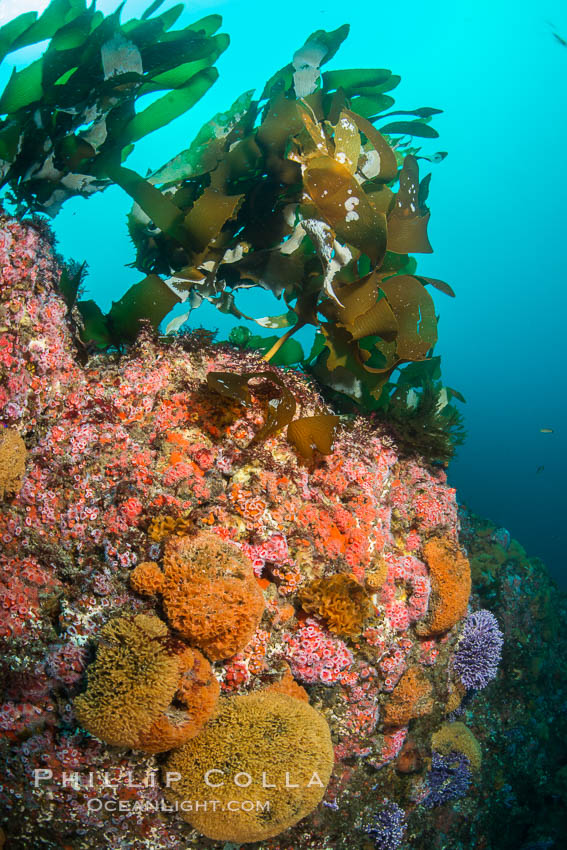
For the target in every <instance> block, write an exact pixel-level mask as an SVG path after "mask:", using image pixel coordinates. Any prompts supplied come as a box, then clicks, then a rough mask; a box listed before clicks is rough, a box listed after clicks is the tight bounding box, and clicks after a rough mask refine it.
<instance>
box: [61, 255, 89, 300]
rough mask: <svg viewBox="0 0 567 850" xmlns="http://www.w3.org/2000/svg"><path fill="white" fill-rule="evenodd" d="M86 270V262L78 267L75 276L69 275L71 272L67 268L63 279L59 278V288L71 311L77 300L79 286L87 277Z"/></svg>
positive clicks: (62, 274) (64, 268) (62, 273)
mask: <svg viewBox="0 0 567 850" xmlns="http://www.w3.org/2000/svg"><path fill="white" fill-rule="evenodd" d="M86 268H87V264H86V262H84V263H82V264H81V265H80V266H79V267H78V269H77V270H76V271H75V274H73V275H71V274H69V270H68V269H67V268H66V267H63V271H62V272H61V277H60V278H59V285H58V288H59V291H60V293H61V295H62V296H63V298H64V300H65V304H66V305H67V307H68V308H69V309H71V307H72V306H73V304H74V303H75V301H76V299H77V293H78V291H79V286H80V285H81V282H82V280H83V278H84V276H85V271H86Z"/></svg>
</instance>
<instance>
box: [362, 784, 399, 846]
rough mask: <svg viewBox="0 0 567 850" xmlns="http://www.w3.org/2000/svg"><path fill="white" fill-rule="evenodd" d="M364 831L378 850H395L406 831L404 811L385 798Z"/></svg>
mask: <svg viewBox="0 0 567 850" xmlns="http://www.w3.org/2000/svg"><path fill="white" fill-rule="evenodd" d="M365 831H366V832H367V833H368V835H370V836H371V837H372V838H373V839H374V844H375V846H376V847H377V848H378V850H397V848H398V847H399V846H400V844H401V843H402V839H403V837H404V833H405V831H406V824H405V812H404V810H403V809H401V808H400V807H399V806H398V804H397V803H394V802H393V800H388V799H387V798H386V797H385V798H384V800H383V801H382V807H381V808H380V809H379V810H378V811H377V812H376V813H375V814H374V816H373V820H372V823H371V824H369V825H368V826H367V827H366V828H365Z"/></svg>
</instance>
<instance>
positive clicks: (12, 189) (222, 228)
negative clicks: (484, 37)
mask: <svg viewBox="0 0 567 850" xmlns="http://www.w3.org/2000/svg"><path fill="white" fill-rule="evenodd" d="M161 5H162V2H161V0H155V2H154V3H152V4H151V6H150V7H149V8H148V9H147V10H146V11H145V12H144V13H143V15H142V16H141V18H140V19H139V20H137V19H136V20H132V21H128V22H126V23H121V21H120V9H119V10H117V12H116V13H114V14H113V15H110V16H107V17H105V16H104V15H102V14H101V13H100V12H97V11H96V10H95V6H94V4H92V6H90V7H89V8H87V7H86V4H85V3H84V2H82V0H52V2H51V3H50V4H49V6H48V7H47V9H46V10H45V12H44V13H43V14H42V15H41V16H39V17H38V16H37V15H36V13H30V14H24V15H20V16H19V17H18V18H16V19H15V20H14V21H11V22H9V23H8V24H6V25H5V26H4V27H2V28H0V59H3V58H4V56H5V55H8V54H9V53H10V52H12V51H15V50H18V49H19V48H21V47H25V46H28V45H34V44H38V43H40V42H45V43H46V44H47V47H46V49H45V52H44V53H43V55H42V56H41V58H40V59H38V60H36V61H35V62H32V63H31V64H30V65H29V66H28V67H26V68H22V69H20V70H18V71H15V72H14V74H13V75H12V77H11V78H10V80H9V82H8V84H7V86H6V88H5V90H4V92H3V93H2V95H1V96H0V184H1V185H2V186H4V187H5V193H4V199H3V203H4V207H3V208H0V763H1V768H0V847H5V848H6V850H28V848H31V847H33V848H36V847H37V848H39V847H44V848H47V850H59V849H60V848H65V850H95V849H96V848H103V850H104V848H114V847H122V848H127V849H128V850H144V849H145V850H150V848H151V850H174V848H178V847H184V848H191V847H194V848H203V850H204V848H210V850H236V848H238V847H240V846H251V847H255V848H256V850H308V848H313V850H352V848H357V850H372V848H378V850H398V848H399V850H426V848H427V850H446V848H449V847H450V848H455V850H461V848H462V850H465V848H473V847H474V848H479V850H529V848H532V850H534V848H544V847H545V848H551V847H555V846H556V847H560V846H562V845H561V842H562V840H563V838H562V837H563V836H564V835H565V834H567V822H566V820H567V818H566V811H567V743H566V742H567V702H566V694H567V638H566V636H565V625H566V621H567V600H566V597H565V595H562V594H561V593H560V591H559V590H558V589H557V588H556V586H555V585H554V584H553V582H552V581H551V579H550V578H549V575H548V573H547V571H546V569H545V566H544V565H543V564H542V563H541V562H540V561H538V559H534V558H530V557H528V555H527V554H526V552H525V551H524V550H523V549H522V547H521V545H520V544H519V543H518V542H517V541H514V540H511V538H510V535H509V533H508V532H507V531H506V529H503V528H497V527H495V526H494V525H493V524H491V523H490V522H489V521H487V520H482V519H480V518H478V517H476V516H474V515H472V514H471V513H470V512H469V511H468V510H467V509H466V508H465V507H463V506H459V504H458V502H457V494H456V492H455V490H454V488H452V487H451V486H449V484H448V480H447V472H446V467H447V463H448V461H449V460H450V458H451V457H452V455H453V453H454V451H455V447H456V446H458V444H459V443H460V442H461V441H462V439H463V431H462V420H461V417H460V414H459V412H458V410H457V408H456V407H455V406H454V404H453V403H452V402H453V401H454V400H458V401H464V399H462V397H461V396H460V394H459V393H458V392H457V391H456V390H453V389H451V388H449V387H446V386H444V385H443V383H442V380H441V368H440V358H439V357H438V356H434V346H435V344H436V342H437V315H436V307H435V304H434V302H433V298H432V296H431V294H430V292H431V290H437V291H440V292H442V293H443V294H445V295H448V296H450V297H453V296H454V292H453V290H452V289H451V287H450V286H449V285H448V284H446V283H445V282H443V281H440V280H437V279H433V278H424V277H421V276H419V275H418V274H417V263H416V260H415V258H414V257H413V256H410V255H411V254H414V253H429V252H430V251H431V250H432V249H431V245H430V243H429V239H428V236H427V224H428V221H429V216H430V212H429V209H428V207H427V205H426V201H427V198H428V193H429V182H430V177H431V175H430V174H426V176H425V177H422V178H421V179H420V174H419V168H420V162H421V161H426V162H430V163H434V162H440V161H442V159H443V158H444V156H445V155H446V153H445V152H438V153H436V154H433V155H425V154H423V153H422V152H421V148H420V147H417V146H416V145H415V139H416V138H417V139H420V138H421V139H434V138H436V137H437V135H438V134H437V132H436V131H435V130H434V128H433V127H431V125H430V120H431V118H432V117H433V116H434V115H436V114H437V113H438V112H439V111H440V110H437V109H432V108H430V107H421V108H420V109H416V110H410V111H407V112H404V111H400V110H395V111H390V110H391V108H392V106H393V104H394V100H393V98H392V97H391V96H390V95H389V94H388V92H390V91H391V90H392V89H394V88H395V87H396V86H397V84H398V83H399V80H400V78H399V77H398V76H397V75H394V74H392V73H391V72H390V71H388V70H385V69H350V70H340V71H336V70H332V71H321V67H320V66H322V65H324V64H325V63H326V62H327V61H329V60H330V59H331V58H333V56H334V55H335V53H336V52H337V50H338V48H339V47H340V45H341V43H342V41H343V40H344V38H345V37H346V36H347V34H348V26H346V25H345V26H344V27H340V28H339V29H338V30H335V31H334V32H330V33H328V32H325V31H324V30H320V31H317V32H316V33H313V34H312V35H311V36H310V37H309V38H308V39H307V41H306V42H305V44H304V46H303V47H302V48H300V49H299V50H298V51H297V52H296V53H295V55H294V57H293V61H292V62H291V63H290V64H289V65H288V66H286V67H285V68H283V69H281V70H280V71H278V72H276V74H274V76H273V77H272V78H271V79H270V80H269V81H268V82H267V83H266V86H265V88H264V90H263V91H262V93H261V95H260V96H259V98H258V99H257V100H254V99H253V92H247V93H245V94H244V95H242V97H241V98H239V99H238V100H237V101H236V102H235V103H234V104H233V105H232V107H230V108H229V109H228V110H227V112H225V113H219V114H218V115H216V116H214V118H213V119H212V120H211V121H210V122H209V123H208V124H206V125H205V126H204V127H203V128H202V129H201V131H200V132H199V134H198V135H197V137H196V139H195V140H194V142H193V143H192V144H191V146H190V147H189V148H188V149H187V150H184V151H182V152H181V153H180V154H179V155H178V156H177V157H175V158H174V159H173V160H171V161H170V162H169V163H166V164H165V165H164V166H162V167H161V168H159V169H157V170H155V171H153V172H150V173H148V174H147V175H146V177H141V176H140V175H138V174H136V173H135V172H134V171H132V170H131V169H129V168H127V167H126V166H125V165H124V163H125V161H126V160H127V158H128V156H129V155H130V154H131V153H132V150H133V148H134V145H135V143H136V142H137V141H138V140H139V139H141V138H142V137H143V136H145V135H147V134H148V133H151V132H153V131H154V130H156V129H159V128H160V127H163V126H165V125H167V124H168V123H169V122H171V121H173V120H174V119H175V118H176V117H178V116H179V115H182V114H183V113H184V112H185V111H186V110H187V109H189V108H190V107H191V106H192V105H193V104H194V103H195V102H196V100H198V99H199V98H200V97H201V96H202V95H203V94H204V93H205V92H206V91H207V89H208V88H209V87H210V86H211V85H212V84H213V83H214V82H215V80H216V78H217V75H218V74H217V71H216V69H215V68H214V62H215V61H216V59H217V58H218V56H219V55H220V54H221V53H222V52H223V51H224V50H225V49H226V47H227V46H228V36H226V35H224V34H217V31H218V29H219V27H220V26H221V20H220V18H219V17H218V16H216V15H211V16H208V17H206V18H203V19H202V20H200V21H197V22H196V23H195V24H192V25H190V26H188V27H185V28H183V29H178V30H175V29H172V28H173V26H174V24H175V22H176V20H177V18H178V16H179V14H180V13H181V11H182V6H176V7H173V8H172V9H169V10H167V11H166V12H163V13H161V14H159V15H156V13H157V12H158V11H159V7H160V6H161ZM163 92H165V94H164V93H163ZM160 93H161V94H160ZM146 94H154V95H157V98H156V99H154V100H153V102H152V103H150V104H149V105H148V106H145V108H143V109H142V110H141V111H139V110H138V108H137V101H138V98H139V97H141V96H143V95H146ZM146 103H147V101H146ZM394 116H395V117H396V120H394V121H391V120H390V121H388V122H387V123H386V124H382V126H381V127H380V128H378V129H377V128H376V127H375V126H374V124H375V123H376V122H380V123H381V122H382V121H384V120H386V119H387V118H391V117H394ZM397 116H404V117H403V119H400V120H398V119H397ZM112 183H116V184H118V185H119V186H121V188H122V189H123V190H124V191H126V192H127V193H128V194H129V195H130V196H131V197H132V199H133V201H134V206H133V208H132V212H131V214H130V216H129V230H130V235H131V237H132V240H133V243H134V247H135V250H136V259H135V263H134V265H135V266H136V267H137V268H139V269H140V271H141V272H143V273H144V274H145V275H146V276H145V277H144V279H143V280H141V281H140V282H139V283H138V284H136V285H135V286H133V287H131V289H130V290H128V292H127V293H126V294H125V295H124V296H123V297H122V298H121V299H120V300H119V301H116V302H114V303H113V305H112V308H111V309H110V311H109V312H108V313H107V314H103V313H102V311H101V310H100V308H99V307H98V305H97V304H96V303H95V301H92V300H83V299H82V289H83V280H84V274H85V267H84V265H81V264H80V263H73V262H65V260H64V259H63V258H62V257H60V256H59V255H58V254H57V252H56V243H55V239H54V236H53V234H52V231H51V229H50V227H49V225H48V224H47V223H46V219H45V217H43V216H45V215H54V214H56V212H57V210H58V209H59V208H60V206H61V204H62V203H64V202H65V200H66V199H67V198H68V197H71V196H73V195H81V196H83V197H87V196H89V195H90V194H92V193H93V192H98V191H103V190H104V189H105V188H106V187H107V186H109V185H111V184H112ZM251 286H261V287H262V288H264V289H267V290H269V291H271V292H272V293H273V294H274V295H275V296H276V298H279V299H283V301H284V303H285V307H286V312H285V313H283V314H280V315H275V316H267V317H261V318H256V319H254V321H256V323H257V324H258V325H259V326H260V328H268V329H272V330H278V331H279V330H283V331H284V332H283V334H282V335H281V336H272V337H262V336H260V335H258V336H255V335H253V334H251V332H250V331H249V329H248V328H246V327H243V326H238V327H236V328H234V329H233V331H232V333H231V334H230V338H229V339H228V340H226V341H220V342H217V341H215V338H214V334H213V333H211V332H209V331H207V330H205V329H201V330H197V331H193V332H188V331H186V330H185V329H184V323H185V322H186V320H187V319H188V317H189V314H190V312H191V310H193V309H195V308H196V307H198V306H199V304H200V303H202V302H203V301H204V300H206V301H208V302H209V303H211V304H213V305H214V306H216V307H217V308H218V309H219V310H220V311H221V312H224V313H228V314H230V315H232V316H233V317H235V318H237V319H238V320H239V321H240V320H247V321H248V320H250V321H252V318H251V317H249V316H246V315H245V314H244V313H242V312H240V309H239V308H238V307H237V306H236V296H237V295H238V290H239V289H248V288H250V287H251ZM181 303H185V306H186V307H187V308H188V311H187V312H186V313H183V314H178V315H176V316H175V317H174V318H173V319H171V320H170V321H169V323H168V324H167V326H166V327H165V329H164V330H163V332H161V331H160V329H161V326H162V322H163V320H164V319H165V318H166V316H167V315H168V314H169V313H170V311H171V310H172V308H173V307H175V306H178V305H179V304H181ZM309 326H311V327H312V329H313V347H312V350H311V352H310V353H309V354H308V355H307V356H306V355H305V353H304V352H303V348H302V346H301V345H300V344H299V343H298V342H297V340H296V339H294V338H293V336H294V334H295V333H296V332H297V331H298V330H300V329H301V328H305V327H309ZM503 824H506V829H503V826H502V825H503Z"/></svg>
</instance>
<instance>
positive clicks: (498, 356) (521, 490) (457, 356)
mask: <svg viewBox="0 0 567 850" xmlns="http://www.w3.org/2000/svg"><path fill="white" fill-rule="evenodd" d="M45 5H46V3H45V2H42V0H35V2H34V0H0V19H2V20H6V19H9V18H10V17H12V16H13V15H15V14H17V13H19V12H20V11H24V10H28V9H38V10H39V9H41V8H43V7H44V6H45ZM147 5H148V0H129V2H127V3H126V5H125V9H124V12H123V19H127V18H128V17H132V16H136V15H137V14H139V13H140V12H141V11H142V10H143V9H145V8H146V6H147ZM171 5H173V0H167V2H166V3H165V4H164V7H163V8H167V7H168V6H171ZM97 6H98V7H99V8H100V9H101V10H102V11H104V12H108V11H111V10H113V9H114V8H115V7H116V2H115V0H99V2H98V4H97ZM211 13H220V14H221V15H222V16H223V18H224V26H223V28H222V29H223V31H224V32H228V33H229V34H230V36H231V46H230V47H229V49H228V50H227V51H226V53H224V54H223V55H222V56H221V58H220V59H219V61H218V62H217V67H218V68H219V71H220V79H219V81H218V82H217V83H216V84H215V85H214V86H213V88H212V89H211V90H210V91H209V92H208V93H207V95H206V96H205V97H204V98H203V100H202V101H200V102H199V103H198V104H197V105H196V107H194V108H193V109H192V110H191V111H190V112H189V113H188V114H187V115H186V116H184V117H183V118H181V119H178V120H177V121H176V122H175V123H174V124H171V125H170V126H168V127H166V128H164V129H163V130H161V131H160V132H158V133H155V134H154V135H152V136H151V137H150V138H148V139H146V140H142V141H141V142H139V143H138V144H137V146H136V150H135V151H134V153H133V155H132V156H131V158H130V159H129V160H128V165H129V166H131V167H133V168H135V169H137V170H138V171H139V172H140V173H142V174H145V173H146V171H147V170H148V169H154V168H156V167H158V166H159V165H161V164H163V163H164V162H166V161H167V160H168V159H170V158H171V157H172V156H174V155H175V154H176V153H178V152H179V150H181V149H183V148H184V147H187V146H188V144H189V143H190V141H191V139H192V138H193V136H194V135H195V134H196V132H197V130H198V129H199V127H200V126H201V124H203V123H204V122H205V121H206V120H208V119H209V118H210V117H211V116H212V115H213V114H214V113H216V112H218V111H220V110H223V109H226V108H227V107H228V106H229V105H230V104H231V103H232V101H233V100H234V99H235V98H236V97H237V96H238V95H239V94H241V93H242V92H243V91H245V90H247V89H251V88H256V89H260V90H261V88H262V87H263V84H264V82H265V80H266V79H268V77H270V76H271V75H272V74H273V72H274V71H276V70H277V69H278V68H280V67H282V66H283V65H285V64H286V63H287V62H289V61H290V59H291V57H292V55H293V53H294V51H295V50H296V49H297V48H298V47H300V46H301V45H302V44H303V43H304V41H305V39H306V37H307V36H308V35H309V34H310V33H311V32H312V31H313V30H315V29H320V28H324V29H327V30H331V29H334V28H336V27H338V26H340V25H341V24H343V23H346V22H348V23H350V25H351V34H350V36H349V38H348V39H347V41H346V42H345V44H344V45H343V46H342V47H341V49H340V51H339V53H338V54H337V55H336V57H335V58H334V59H333V60H332V62H331V63H330V64H329V65H328V66H327V67H328V69H331V68H347V67H353V68H357V67H385V68H390V69H391V70H392V71H393V72H394V73H398V74H400V75H401V76H402V82H401V84H400V86H399V87H398V88H397V89H396V90H395V91H394V92H393V94H394V96H395V98H396V106H395V108H396V109H415V108H417V107H421V106H432V107H437V108H439V109H443V110H444V112H443V114H442V115H440V116H436V119H435V127H436V129H437V130H438V131H439V133H440V138H439V139H438V140H437V139H436V140H432V141H425V142H424V145H423V151H422V152H423V153H427V154H429V153H434V152H435V151H437V150H447V151H449V156H448V157H447V158H446V159H445V160H444V161H443V162H442V163H440V164H437V165H433V166H432V171H433V178H432V184H431V192H430V196H429V203H430V207H431V210H432V217H431V223H430V228H429V235H430V239H431V243H432V245H433V247H434V254H433V255H425V256H420V257H419V258H418V259H419V266H418V268H419V270H420V272H421V273H423V274H424V275H429V276H432V277H439V278H442V279H443V280H446V281H448V282H449V283H450V284H451V286H452V287H453V289H454V290H455V292H456V294H457V297H456V298H455V299H454V300H453V299H450V298H448V297H446V296H444V295H442V294H441V293H435V299H436V305H437V308H438V312H439V313H440V317H441V318H440V325H439V331H440V341H439V344H438V346H437V353H438V354H441V356H442V363H443V377H444V382H445V383H446V384H447V385H449V386H451V387H454V388H455V389H458V390H459V391H460V392H461V393H462V394H463V395H464V396H465V398H466V400H467V404H466V405H465V407H464V411H463V412H464V416H465V424H466V428H467V431H468V437H467V441H466V443H465V445H464V446H462V447H461V448H460V449H459V453H458V457H457V458H456V460H455V461H453V462H452V464H451V467H450V470H449V478H450V482H451V483H452V485H453V486H455V487H456V488H457V490H458V495H459V499H460V501H461V502H464V503H466V504H467V505H468V506H469V507H470V508H471V509H472V510H473V511H474V512H476V513H478V514H480V515H481V516H487V517H490V518H491V519H492V520H493V521H495V522H496V523H499V524H502V525H503V526H506V527H507V528H508V529H509V530H510V532H511V533H512V535H513V536H514V537H516V538H517V539H519V540H520V542H521V543H522V544H523V545H524V546H525V548H526V549H527V551H528V553H529V554H530V555H538V556H540V557H541V558H543V559H544V561H545V562H546V563H547V565H548V566H549V568H550V570H551V571H552V573H553V574H554V576H555V577H556V578H557V579H558V580H559V581H560V582H561V583H562V584H565V585H567V567H566V566H565V559H564V545H563V525H564V523H565V509H566V500H565V481H566V479H567V461H566V458H567V418H566V410H567V400H566V398H565V387H566V384H565V379H564V371H565V362H566V361H565V354H564V351H563V348H562V344H561V343H562V341H563V339H564V336H565V333H564V325H565V313H566V310H567V299H566V296H565V291H566V285H567V275H566V273H565V268H566V260H567V256H566V250H565V245H566V237H565V232H566V230H565V201H564V199H565V197H566V193H567V163H566V159H565V156H564V149H565V139H566V134H567V98H566V94H565V92H566V83H567V47H566V46H564V45H562V44H561V42H560V40H559V39H558V38H556V37H555V36H554V34H553V33H554V32H556V33H557V34H559V35H560V36H562V37H563V38H564V39H566V40H567V7H566V6H565V4H564V3H563V2H561V0H543V2H541V3H538V4H533V3H528V2H525V0H523V1H522V2H514V3H511V2H500V3H494V2H487V0H478V2H474V3H472V2H462V3H458V4H455V3H452V2H449V0H438V2H436V3H429V4H427V3H423V2H419V3H418V2H416V1H415V0H406V2H405V3H403V4H400V3H398V4H394V3H391V4H377V3H375V2H368V0H359V2H358V3H357V4H345V3H344V2H338V0H332V2H324V0H319V2H312V3H310V4H305V3H304V4H301V3H300V4H293V5H292V4H268V3H255V2H246V3H244V2H238V0H236V1H235V0H229V2H225V3H209V2H206V0H205V2H200V1H199V0H197V2H192V3H191V2H190V3H187V4H186V10H185V12H184V14H183V16H182V17H181V19H180V21H179V23H180V25H183V24H186V23H189V22H190V21H191V20H195V19H197V18H199V17H201V16H203V15H205V14H211ZM37 51H38V48H34V49H33V50H32V49H26V50H24V51H20V53H19V54H14V55H12V56H11V57H10V58H9V61H6V62H5V63H4V65H3V68H2V73H1V74H0V86H3V84H4V82H5V79H6V77H7V75H8V73H9V71H10V67H11V63H12V64H17V65H18V66H19V67H21V66H22V65H25V64H27V62H29V60H30V58H32V57H33V56H34V54H35V53H36V52H37ZM129 209H130V201H129V199H128V197H127V196H126V195H125V194H124V193H123V192H122V190H120V189H118V188H112V189H109V190H107V191H106V192H104V193H103V194H101V195H98V196H94V197H93V198H91V199H89V201H88V202H86V201H84V200H73V201H69V202H68V203H67V204H66V205H65V207H64V208H63V210H62V212H61V213H60V214H59V216H58V217H57V218H56V219H55V221H54V229H55V232H56V234H57V237H58V239H59V248H60V250H61V252H62V253H63V254H64V255H66V256H67V257H73V258H75V259H77V260H81V261H82V260H86V261H87V262H88V265H89V272H90V273H89V277H88V280H87V284H88V290H87V292H86V297H92V298H94V299H95V300H96V301H97V302H98V303H99V305H100V306H101V308H102V309H104V310H106V309H108V308H109V307H110V304H111V302H112V301H113V300H117V299H118V298H120V296H121V295H122V294H123V293H124V292H125V290H126V289H127V288H128V287H129V286H130V285H131V284H132V283H135V282H136V281H137V280H139V278H140V274H139V273H138V272H136V271H135V270H133V269H131V268H127V266H126V264H128V263H131V262H132V260H133V259H134V250H133V246H132V244H131V242H130V240H129V237H128V233H127V229H126V214H127V212H128V211H129ZM241 306H243V308H244V309H248V310H249V311H250V312H252V311H253V312H254V314H255V315H257V316H261V315H265V314H268V313H277V312H281V310H280V309H278V305H277V304H276V303H274V300H273V298H272V297H271V296H269V295H267V294H264V293H261V292H260V293H259V292H258V291H257V290H254V291H253V295H250V296H249V300H248V302H247V303H246V302H245V303H244V305H241ZM190 324H191V325H192V326H194V327H198V326H200V325H204V326H205V327H209V328H218V330H219V337H220V338H223V337H226V336H227V335H228V332H229V330H230V327H232V326H233V324H234V321H233V320H232V319H229V317H227V316H225V315H223V314H221V313H218V312H217V311H216V310H214V309H213V308H210V307H208V306H203V307H201V308H200V309H199V310H197V311H195V312H194V313H193V315H192V317H191V320H190ZM253 329H254V326H253ZM542 429H543V430H542ZM548 431H549V432H550V433H547V432H548Z"/></svg>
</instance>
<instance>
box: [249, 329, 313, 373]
mask: <svg viewBox="0 0 567 850" xmlns="http://www.w3.org/2000/svg"><path fill="white" fill-rule="evenodd" d="M246 318H248V317H246ZM278 339H279V337H278V336H275V335H274V336H258V335H253V334H252V335H250V336H249V337H248V339H247V341H246V344H245V347H246V348H250V349H251V350H253V351H258V352H262V354H266V352H268V351H269V350H270V349H271V348H272V346H273V345H275V343H276V342H277V341H278ZM304 357H305V355H304V353H303V348H302V347H301V344H300V343H299V342H297V341H296V340H295V339H286V341H285V342H284V343H283V345H281V346H280V347H279V348H278V350H277V351H276V353H275V354H273V355H272V356H271V357H270V365H271V366H291V365H293V364H294V363H300V362H301V361H302V360H303V359H304Z"/></svg>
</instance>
